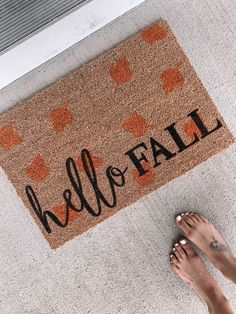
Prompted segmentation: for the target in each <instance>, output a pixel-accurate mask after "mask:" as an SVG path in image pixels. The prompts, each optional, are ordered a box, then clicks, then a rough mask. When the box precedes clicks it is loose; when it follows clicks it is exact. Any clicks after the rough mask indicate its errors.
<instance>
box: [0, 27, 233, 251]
mask: <svg viewBox="0 0 236 314" xmlns="http://www.w3.org/2000/svg"><path fill="white" fill-rule="evenodd" d="M22 88H24V86H22ZM233 142H234V139H233V136H232V134H231V133H230V131H229V130H228V128H227V126H226V125H225V122H224V120H223V119H222V117H221V115H220V114H219V112H218V111H217V109H216V107H215V105H214V104H213V102H212V100H211V99H210V97H209V95H208V93H207V92H206V90H205V88H204V87H203V85H202V83H201V82H200V80H199V78H198V77H197V75H196V73H195V72H194V70H193V68H192V66H191V65H190V63H189V61H188V59H187V57H186V56H185V54H184V53H183V51H182V49H181V48H180V46H179V44H178V43H177V41H176V38H175V36H174V35H173V33H172V31H171V30H170V28H169V26H168V24H167V23H166V22H165V21H162V22H160V23H158V24H154V25H151V26H150V27H149V28H147V29H145V30H143V31H142V32H140V33H139V34H137V35H135V36H133V37H131V38H130V39H128V40H126V41H125V42H123V43H121V44H120V45H118V46H116V47H115V48H114V49H112V50H110V51H108V52H107V53H105V54H103V55H101V56H100V57H98V58H97V59H95V60H93V61H92V62H90V63H88V64H86V65H84V66H83V67H82V68H80V69H78V70H76V71H75V72H73V73H71V74H69V75H67V76H65V77H63V78H61V79H59V80H58V81H57V82H56V83H55V84H53V85H51V86H49V87H48V88H46V89H44V90H42V91H40V92H38V93H36V94H35V95H34V96H32V97H31V98H30V99H28V100H27V101H25V102H24V103H20V104H19V105H18V106H16V107H14V108H13V109H12V110H10V111H8V112H6V113H4V114H3V115H1V116H0V150H1V156H0V165H1V166H2V168H3V169H4V171H5V173H6V174H7V176H8V178H9V179H10V181H11V182H12V184H13V185H14V187H15V188H16V191H17V193H18V195H19V196H20V198H21V199H22V200H23V202H24V204H25V206H26V207H27V208H28V210H29V211H30V213H31V215H32V217H33V219H34V221H35V222H36V224H37V225H38V227H39V228H40V230H41V232H42V233H43V235H44V236H45V238H46V239H47V241H48V242H49V244H50V246H51V248H53V249H55V248H58V247H59V246H61V245H62V244H63V243H64V242H66V241H68V240H70V239H72V238H73V237H75V236H78V235H79V234H81V233H83V232H85V231H87V230H88V229H90V228H91V227H93V226H95V225H96V224H98V223H100V222H101V221H103V220H104V219H106V218H108V217H109V216H111V215H113V214H114V213H116V212H117V211H119V210H120V209H122V208H124V207H126V206H128V205H130V204H131V203H133V202H135V201H137V200H138V199H140V198H141V197H142V196H144V195H146V194H148V193H150V192H152V191H154V190H156V189H157V188H159V187H160V186H162V185H164V184H166V183H167V182H169V181H170V180H172V179H174V178H176V177H178V176H180V175H182V174H184V173H185V172H186V171H188V170H190V169H192V168H193V167H195V166H196V165H198V164H200V163H202V162H203V161H205V160H207V159H208V158H209V157H211V156H213V155H215V154H216V153H218V152H220V151H222V150H223V149H225V148H227V147H228V146H229V145H230V144H232V143H233Z"/></svg>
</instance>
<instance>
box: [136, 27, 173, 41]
mask: <svg viewBox="0 0 236 314" xmlns="http://www.w3.org/2000/svg"><path fill="white" fill-rule="evenodd" d="M141 36H142V38H143V40H144V41H145V42H146V43H148V44H150V45H153V44H155V43H156V42H157V41H159V40H161V39H164V38H165V37H166V36H167V32H166V31H165V30H164V28H163V27H161V26H160V25H158V24H156V25H153V26H151V27H149V28H148V29H145V31H143V32H141Z"/></svg>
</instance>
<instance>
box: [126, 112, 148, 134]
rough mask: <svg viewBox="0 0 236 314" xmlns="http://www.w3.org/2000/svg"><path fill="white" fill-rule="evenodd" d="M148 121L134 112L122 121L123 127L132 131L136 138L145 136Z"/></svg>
mask: <svg viewBox="0 0 236 314" xmlns="http://www.w3.org/2000/svg"><path fill="white" fill-rule="evenodd" d="M148 127H149V126H148V123H147V121H146V119H145V118H144V117H143V116H142V115H141V114H138V113H134V114H133V115H132V116H131V117H129V118H128V119H127V120H125V121H124V122H123V123H122V128H123V129H124V130H125V131H127V132H129V133H131V134H132V136H133V137H134V138H139V137H141V136H143V135H144V134H145V133H146V131H147V129H148Z"/></svg>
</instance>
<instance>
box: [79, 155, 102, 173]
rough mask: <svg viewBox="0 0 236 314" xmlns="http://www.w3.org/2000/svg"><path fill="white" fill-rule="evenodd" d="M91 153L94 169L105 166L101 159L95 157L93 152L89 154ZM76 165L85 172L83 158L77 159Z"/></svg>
mask: <svg viewBox="0 0 236 314" xmlns="http://www.w3.org/2000/svg"><path fill="white" fill-rule="evenodd" d="M89 153H90V155H91V158H92V160H93V165H94V168H95V169H97V168H100V167H101V166H102V165H103V159H102V158H101V157H98V156H95V155H94V154H93V153H92V152H89ZM76 164H77V166H78V168H79V170H80V171H84V166H83V163H82V160H81V157H78V158H77V160H76Z"/></svg>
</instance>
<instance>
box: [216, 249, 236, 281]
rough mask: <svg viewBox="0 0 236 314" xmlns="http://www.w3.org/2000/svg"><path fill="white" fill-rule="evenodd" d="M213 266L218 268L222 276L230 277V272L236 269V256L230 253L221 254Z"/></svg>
mask: <svg viewBox="0 0 236 314" xmlns="http://www.w3.org/2000/svg"><path fill="white" fill-rule="evenodd" d="M215 266H216V267H217V268H218V269H219V270H220V272H221V273H222V274H223V276H224V277H226V278H228V279H232V272H235V269H236V257H235V256H234V255H233V254H232V253H230V254H222V256H221V258H220V259H219V260H218V261H217V262H216V264H215Z"/></svg>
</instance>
